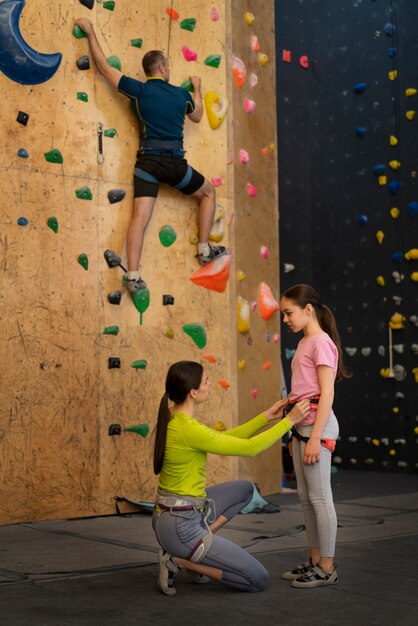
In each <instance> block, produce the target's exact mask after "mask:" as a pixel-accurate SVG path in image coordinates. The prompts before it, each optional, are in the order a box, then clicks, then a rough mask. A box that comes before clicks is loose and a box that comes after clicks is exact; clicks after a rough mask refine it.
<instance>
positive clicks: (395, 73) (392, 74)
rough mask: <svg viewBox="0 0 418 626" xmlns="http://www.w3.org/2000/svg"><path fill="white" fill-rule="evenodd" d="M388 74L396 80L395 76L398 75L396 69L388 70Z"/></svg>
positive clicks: (391, 78)
mask: <svg viewBox="0 0 418 626" xmlns="http://www.w3.org/2000/svg"><path fill="white" fill-rule="evenodd" d="M388 76H389V78H390V80H396V79H397V77H398V72H397V70H391V71H390V72H388Z"/></svg>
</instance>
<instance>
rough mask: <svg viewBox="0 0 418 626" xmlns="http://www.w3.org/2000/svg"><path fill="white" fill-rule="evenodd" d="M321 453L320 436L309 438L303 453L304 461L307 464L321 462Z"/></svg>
mask: <svg viewBox="0 0 418 626" xmlns="http://www.w3.org/2000/svg"><path fill="white" fill-rule="evenodd" d="M320 453H321V440H320V439H318V438H314V439H312V438H309V441H308V442H307V443H306V445H305V452H304V453H303V463H304V464H305V465H314V463H319V455H320Z"/></svg>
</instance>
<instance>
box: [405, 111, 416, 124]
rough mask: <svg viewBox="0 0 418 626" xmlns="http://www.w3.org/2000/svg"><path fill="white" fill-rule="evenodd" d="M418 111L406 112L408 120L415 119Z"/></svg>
mask: <svg viewBox="0 0 418 626" xmlns="http://www.w3.org/2000/svg"><path fill="white" fill-rule="evenodd" d="M416 114H417V112H416V111H407V112H406V113H405V117H406V119H407V120H409V121H410V122H412V120H413V119H414V117H415V116H416Z"/></svg>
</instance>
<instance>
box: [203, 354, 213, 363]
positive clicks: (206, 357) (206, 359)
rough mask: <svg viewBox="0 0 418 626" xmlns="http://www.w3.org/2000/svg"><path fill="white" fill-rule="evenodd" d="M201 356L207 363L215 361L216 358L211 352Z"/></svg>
mask: <svg viewBox="0 0 418 626" xmlns="http://www.w3.org/2000/svg"><path fill="white" fill-rule="evenodd" d="M203 358H204V359H205V361H207V362H208V363H216V358H215V357H214V356H213V355H212V354H204V355H203Z"/></svg>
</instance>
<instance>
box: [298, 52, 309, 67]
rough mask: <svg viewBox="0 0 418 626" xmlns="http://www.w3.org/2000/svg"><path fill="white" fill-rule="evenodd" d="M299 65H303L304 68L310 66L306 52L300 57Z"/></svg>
mask: <svg viewBox="0 0 418 626" xmlns="http://www.w3.org/2000/svg"><path fill="white" fill-rule="evenodd" d="M299 65H300V66H301V67H303V69H304V70H307V69H308V68H309V57H308V56H307V55H306V54H303V55H302V56H301V57H300V58H299Z"/></svg>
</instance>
